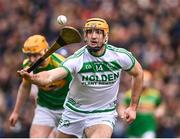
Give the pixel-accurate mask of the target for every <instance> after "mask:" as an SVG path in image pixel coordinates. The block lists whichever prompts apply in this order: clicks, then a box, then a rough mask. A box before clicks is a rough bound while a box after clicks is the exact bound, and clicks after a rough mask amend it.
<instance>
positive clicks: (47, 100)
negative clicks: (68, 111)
mask: <svg viewBox="0 0 180 139" xmlns="http://www.w3.org/2000/svg"><path fill="white" fill-rule="evenodd" d="M63 61H64V57H62V56H61V55H59V54H56V53H53V54H52V55H51V56H50V61H49V64H48V65H47V66H46V67H39V68H37V69H36V70H34V73H38V72H41V71H47V70H51V69H54V68H57V67H59V66H61V63H62V62H63ZM29 65H30V62H29V60H28V59H25V60H24V62H23V67H26V66H29ZM71 79H72V77H71V75H68V76H67V77H66V78H65V79H62V80H61V81H58V82H55V83H52V84H49V85H47V86H44V87H38V98H37V103H38V104H39V105H40V106H42V107H46V108H49V109H52V110H56V109H63V104H64V101H65V98H66V96H67V92H68V91H69V83H70V81H71Z"/></svg>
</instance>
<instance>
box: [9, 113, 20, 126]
mask: <svg viewBox="0 0 180 139" xmlns="http://www.w3.org/2000/svg"><path fill="white" fill-rule="evenodd" d="M18 118H19V114H18V113H15V112H13V113H12V114H11V116H10V117H9V123H10V125H11V126H15V125H16V123H17V120H18Z"/></svg>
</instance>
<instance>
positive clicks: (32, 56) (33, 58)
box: [26, 50, 45, 66]
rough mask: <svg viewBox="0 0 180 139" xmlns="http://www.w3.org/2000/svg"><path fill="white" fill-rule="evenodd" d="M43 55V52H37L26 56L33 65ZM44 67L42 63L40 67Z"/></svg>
mask: <svg viewBox="0 0 180 139" xmlns="http://www.w3.org/2000/svg"><path fill="white" fill-rule="evenodd" d="M44 53H45V50H43V51H41V52H39V53H27V54H26V56H27V57H28V59H29V61H30V62H31V63H34V62H35V61H37V60H38V59H39V58H40V57H41V56H43V55H44ZM43 65H44V62H43V63H42V64H41V66H43Z"/></svg>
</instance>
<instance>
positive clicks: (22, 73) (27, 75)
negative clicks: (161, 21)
mask: <svg viewBox="0 0 180 139" xmlns="http://www.w3.org/2000/svg"><path fill="white" fill-rule="evenodd" d="M17 73H18V75H19V76H21V77H23V78H24V79H26V80H28V81H31V76H32V73H28V72H27V69H22V70H19V71H17Z"/></svg>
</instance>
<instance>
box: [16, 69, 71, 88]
mask: <svg viewBox="0 0 180 139" xmlns="http://www.w3.org/2000/svg"><path fill="white" fill-rule="evenodd" d="M18 73H19V75H20V76H22V77H23V78H25V79H26V80H28V81H30V82H31V83H33V84H36V85H39V86H45V85H48V84H51V83H53V82H55V81H59V80H61V79H63V78H65V77H66V76H67V75H68V71H67V70H66V69H65V68H64V67H59V68H55V69H52V70H48V71H42V72H39V73H37V74H33V73H28V72H27V71H26V70H24V69H23V70H21V71H18Z"/></svg>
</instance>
